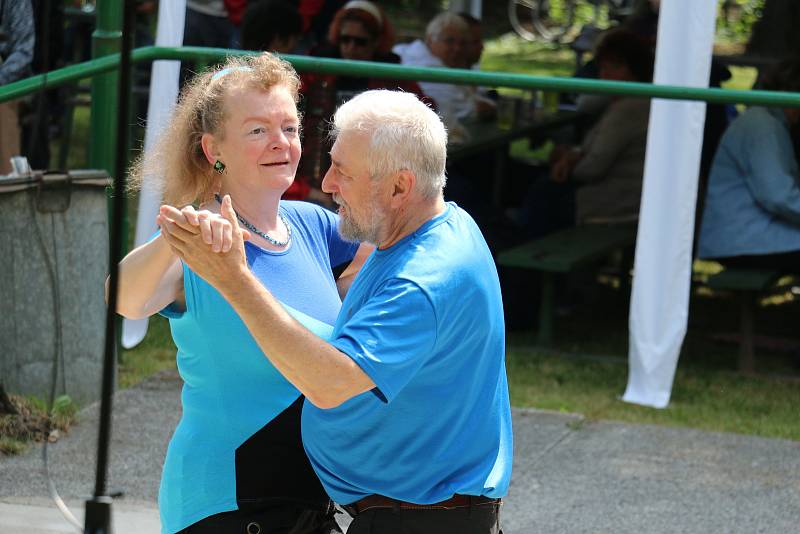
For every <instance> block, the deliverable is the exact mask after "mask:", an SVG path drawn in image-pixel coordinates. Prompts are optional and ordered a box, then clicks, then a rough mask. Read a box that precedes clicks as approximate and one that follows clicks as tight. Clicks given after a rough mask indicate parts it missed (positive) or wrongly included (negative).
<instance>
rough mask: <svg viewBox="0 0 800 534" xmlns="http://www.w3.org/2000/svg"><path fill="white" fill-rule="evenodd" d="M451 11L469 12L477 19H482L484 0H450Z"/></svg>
mask: <svg viewBox="0 0 800 534" xmlns="http://www.w3.org/2000/svg"><path fill="white" fill-rule="evenodd" d="M449 9H450V11H457V12H464V13H469V14H471V15H472V16H473V17H475V18H476V19H478V20H480V19H481V13H482V11H483V1H482V0H450V8H449Z"/></svg>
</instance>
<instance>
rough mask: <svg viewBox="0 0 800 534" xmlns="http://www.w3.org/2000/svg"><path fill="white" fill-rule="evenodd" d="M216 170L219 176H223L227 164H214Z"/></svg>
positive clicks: (218, 162)
mask: <svg viewBox="0 0 800 534" xmlns="http://www.w3.org/2000/svg"><path fill="white" fill-rule="evenodd" d="M214 170H215V171H217V173H218V174H222V173H223V172H225V164H224V163H222V162H221V161H220V160H217V161H215V162H214Z"/></svg>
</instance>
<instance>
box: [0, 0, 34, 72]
mask: <svg viewBox="0 0 800 534" xmlns="http://www.w3.org/2000/svg"><path fill="white" fill-rule="evenodd" d="M12 6H13V7H8V8H6V9H3V14H5V15H7V16H8V20H4V21H3V29H4V30H5V31H6V33H7V35H6V38H7V39H8V41H9V43H8V46H7V49H8V50H9V53H8V57H5V58H3V61H2V63H1V64H0V85H5V84H7V83H11V82H15V81H17V80H20V79H22V78H24V77H25V76H27V75H28V73H29V71H30V67H31V62H32V61H33V47H34V44H35V42H36V35H35V32H34V27H33V8H32V7H31V2H30V0H14V2H13V3H12Z"/></svg>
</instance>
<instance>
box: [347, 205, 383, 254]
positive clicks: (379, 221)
mask: <svg viewBox="0 0 800 534" xmlns="http://www.w3.org/2000/svg"><path fill="white" fill-rule="evenodd" d="M350 213H352V211H350V209H349V208H348V210H347V215H342V213H341V211H340V212H339V235H341V236H342V238H343V239H345V240H346V241H350V242H352V243H370V244H372V245H376V246H377V245H378V239H379V236H380V232H381V226H382V225H383V221H384V219H385V216H384V214H382V213H380V212H379V210H378V208H377V207H375V206H371V207H370V212H369V222H368V223H367V224H364V225H361V224H358V223H357V222H356V221H355V220H354V219H353V218H352V217H351V216H350Z"/></svg>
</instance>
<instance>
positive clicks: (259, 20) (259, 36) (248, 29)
mask: <svg viewBox="0 0 800 534" xmlns="http://www.w3.org/2000/svg"><path fill="white" fill-rule="evenodd" d="M302 35H303V18H302V17H301V16H300V13H298V11H297V7H295V6H294V5H293V4H292V3H290V2H287V1H285V0H259V1H258V2H252V3H250V4H248V6H247V11H245V13H244V17H243V18H242V37H241V39H242V50H258V51H262V52H277V53H279V54H288V53H291V52H292V51H293V50H294V47H295V45H297V42H298V40H299V39H300V37H301V36H302Z"/></svg>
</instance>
